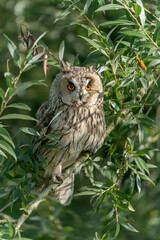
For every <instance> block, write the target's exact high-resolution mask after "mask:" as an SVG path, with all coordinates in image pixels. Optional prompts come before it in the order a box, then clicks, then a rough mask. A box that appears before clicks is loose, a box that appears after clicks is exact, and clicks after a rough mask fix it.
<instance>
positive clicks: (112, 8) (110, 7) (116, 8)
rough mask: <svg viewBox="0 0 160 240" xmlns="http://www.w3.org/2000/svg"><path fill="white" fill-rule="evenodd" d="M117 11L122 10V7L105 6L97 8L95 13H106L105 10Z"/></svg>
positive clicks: (117, 5)
mask: <svg viewBox="0 0 160 240" xmlns="http://www.w3.org/2000/svg"><path fill="white" fill-rule="evenodd" d="M119 9H124V7H123V6H122V5H119V4H107V5H105V6H102V7H100V8H98V9H97V10H96V11H95V12H100V11H107V10H119Z"/></svg>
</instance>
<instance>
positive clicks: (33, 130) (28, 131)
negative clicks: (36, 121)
mask: <svg viewBox="0 0 160 240" xmlns="http://www.w3.org/2000/svg"><path fill="white" fill-rule="evenodd" d="M20 130H21V131H22V132H24V133H27V134H30V135H33V136H40V134H39V132H37V131H36V130H35V129H34V128H29V127H23V128H20Z"/></svg>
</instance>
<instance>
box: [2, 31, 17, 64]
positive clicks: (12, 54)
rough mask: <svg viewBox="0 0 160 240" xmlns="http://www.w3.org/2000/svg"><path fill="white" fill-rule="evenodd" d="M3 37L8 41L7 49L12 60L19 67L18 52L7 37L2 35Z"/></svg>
mask: <svg viewBox="0 0 160 240" xmlns="http://www.w3.org/2000/svg"><path fill="white" fill-rule="evenodd" d="M3 35H4V37H5V38H6V39H7V41H8V49H9V51H10V54H11V56H12V58H13V59H14V60H15V61H16V63H17V64H18V66H19V67H21V65H20V58H19V52H18V49H17V47H16V45H15V44H14V43H13V42H12V40H11V39H10V38H9V37H7V36H6V35H5V34H3Z"/></svg>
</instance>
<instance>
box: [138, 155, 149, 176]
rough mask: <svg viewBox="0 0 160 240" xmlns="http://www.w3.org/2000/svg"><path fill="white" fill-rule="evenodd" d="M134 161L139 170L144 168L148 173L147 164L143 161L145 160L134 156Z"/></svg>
mask: <svg viewBox="0 0 160 240" xmlns="http://www.w3.org/2000/svg"><path fill="white" fill-rule="evenodd" d="M135 161H136V163H137V166H138V167H139V168H140V170H141V171H142V172H144V170H145V171H146V172H147V173H148V174H149V170H148V167H147V164H146V163H145V161H144V160H143V159H142V158H140V157H138V158H136V160H135Z"/></svg>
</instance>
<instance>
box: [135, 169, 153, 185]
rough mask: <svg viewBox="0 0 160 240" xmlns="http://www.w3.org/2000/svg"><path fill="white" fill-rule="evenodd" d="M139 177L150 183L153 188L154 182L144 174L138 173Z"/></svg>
mask: <svg viewBox="0 0 160 240" xmlns="http://www.w3.org/2000/svg"><path fill="white" fill-rule="evenodd" d="M139 175H140V177H141V178H142V179H144V180H147V181H149V182H151V183H152V184H153V185H154V186H155V184H154V182H153V181H152V180H151V179H150V178H149V177H148V176H147V175H146V174H144V173H143V172H139Z"/></svg>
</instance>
